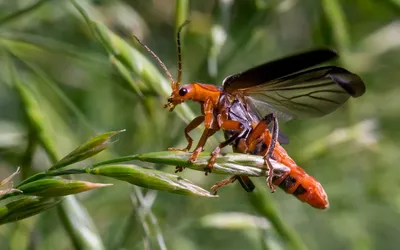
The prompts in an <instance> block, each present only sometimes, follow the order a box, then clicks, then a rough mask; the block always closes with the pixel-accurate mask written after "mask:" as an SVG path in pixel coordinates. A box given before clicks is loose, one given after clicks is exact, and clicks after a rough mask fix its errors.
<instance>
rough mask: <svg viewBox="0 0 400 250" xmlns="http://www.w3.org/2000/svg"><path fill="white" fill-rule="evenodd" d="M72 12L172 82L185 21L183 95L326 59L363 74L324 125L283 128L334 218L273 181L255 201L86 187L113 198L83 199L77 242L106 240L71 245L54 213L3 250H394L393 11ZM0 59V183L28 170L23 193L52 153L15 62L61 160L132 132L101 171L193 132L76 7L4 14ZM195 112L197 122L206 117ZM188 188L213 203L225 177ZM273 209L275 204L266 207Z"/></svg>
mask: <svg viewBox="0 0 400 250" xmlns="http://www.w3.org/2000/svg"><path fill="white" fill-rule="evenodd" d="M78 2H79V4H80V5H81V6H82V7H83V8H84V9H85V10H86V11H87V12H88V13H89V15H90V18H91V19H93V20H95V21H96V22H98V23H101V24H104V25H106V26H107V27H108V28H109V29H110V30H112V31H113V32H115V33H116V34H117V35H118V36H120V37H122V38H123V39H125V40H126V41H127V42H128V43H130V44H132V47H136V48H137V49H138V50H139V51H142V52H143V54H144V55H145V56H146V57H147V58H148V59H149V60H150V61H151V62H153V61H154V60H152V58H151V57H150V56H149V55H148V54H147V53H146V52H145V51H144V50H143V49H142V48H140V46H138V45H137V44H136V43H134V42H133V39H132V34H135V35H136V36H138V37H139V38H140V39H142V41H143V42H144V43H145V44H147V45H148V46H149V47H150V48H152V49H153V50H154V52H155V53H156V54H157V55H158V56H159V57H160V58H161V59H162V60H163V61H164V63H165V64H166V65H167V67H168V68H169V70H170V71H171V72H172V74H173V75H174V76H176V69H177V63H176V45H175V32H176V30H177V26H178V25H179V24H181V23H182V22H183V21H184V20H185V19H189V20H190V21H191V23H190V25H188V26H187V28H186V30H185V34H184V37H183V41H182V43H183V45H182V47H183V51H182V55H183V83H188V82H192V81H198V82H203V83H213V84H217V85H219V84H220V83H221V81H222V80H223V78H224V77H225V76H227V75H229V74H232V73H237V72H239V71H242V70H245V69H248V68H250V67H252V66H256V65H258V64H260V63H263V62H266V61H269V60H272V59H276V58H279V57H282V56H286V55H289V54H292V53H298V52H301V51H305V50H309V49H312V48H316V47H332V48H335V49H337V50H338V51H339V53H340V55H341V57H340V59H339V60H337V61H336V62H334V63H335V64H336V65H340V66H343V67H346V68H347V69H349V70H350V71H352V72H355V73H357V74H359V75H360V76H361V77H362V78H363V80H364V81H365V83H366V87H367V91H366V94H365V95H364V96H362V97H361V98H358V99H354V100H350V101H349V102H348V103H347V104H346V105H345V106H344V107H342V108H340V109H339V110H338V111H336V112H334V113H333V114H331V115H328V116H326V117H323V118H320V119H315V120H307V121H291V122H288V123H287V124H281V129H282V130H283V131H284V132H285V133H286V134H287V135H288V136H289V138H290V144H289V145H286V146H285V148H286V149H287V151H288V153H289V154H290V155H291V156H292V158H293V159H294V160H295V161H296V162H297V163H298V164H299V165H300V166H302V167H303V168H304V169H305V170H306V171H307V172H308V173H309V174H311V175H313V176H314V177H315V178H316V179H318V180H319V181H320V182H321V184H322V185H323V186H324V188H325V190H326V192H327V194H328V196H329V200H330V208H329V209H328V210H327V211H320V210H316V209H313V208H312V207H310V206H308V205H307V204H304V203H301V202H300V201H298V200H297V199H295V198H294V197H293V196H290V195H287V194H285V193H284V192H283V191H281V190H277V192H276V193H274V194H270V193H269V191H268V190H267V187H266V185H265V180H264V179H263V178H258V179H257V178H253V180H254V181H255V182H256V183H257V184H258V188H257V190H258V192H259V193H258V194H259V195H258V196H257V195H256V196H255V195H250V194H248V193H246V192H244V190H242V188H241V187H240V185H238V184H234V185H230V186H228V187H226V188H223V189H221V190H220V191H219V196H220V197H219V198H216V199H211V198H199V197H187V196H179V195H174V194H169V193H165V192H155V191H148V190H140V189H138V188H134V187H133V186H132V185H128V184H126V183H122V182H117V181H114V180H110V179H105V178H104V179H101V180H99V178H95V177H92V176H79V178H80V179H84V180H92V181H103V182H108V183H114V184H115V185H114V186H112V187H108V188H104V189H100V190H95V191H90V192H87V193H84V194H82V195H79V196H77V198H78V200H79V203H80V204H75V203H74V204H72V205H71V201H69V203H70V204H69V205H71V206H72V207H73V209H72V211H74V212H76V213H77V214H78V215H76V216H79V214H80V213H84V214H83V215H82V216H83V217H85V218H86V219H88V217H89V216H90V217H91V220H92V221H93V224H91V225H90V226H87V225H86V226H87V227H85V225H80V224H79V221H82V220H81V219H79V217H77V218H76V219H75V220H76V222H77V228H81V229H82V231H81V232H79V233H77V234H80V235H81V237H84V238H86V240H87V241H89V242H90V241H91V239H97V240H99V241H100V242H98V244H99V245H97V246H93V245H91V246H90V244H88V245H87V246H85V245H79V243H77V241H76V240H75V241H73V240H71V239H72V238H73V237H72V238H71V229H68V227H66V225H65V224H66V223H65V220H64V221H63V220H62V219H60V216H59V215H60V209H57V208H53V209H51V210H48V211H46V212H44V213H42V214H40V215H37V216H34V217H31V218H29V219H25V220H22V221H19V222H16V223H11V224H6V225H2V226H1V227H0V248H1V249H13V250H14V249H73V248H76V249H102V248H103V249H189V250H191V249H193V250H194V249H220V250H225V249H268V248H269V249H291V248H293V249H398V247H399V245H400V238H399V234H400V228H399V225H400V214H399V213H400V194H399V192H398V191H399V190H400V175H399V174H398V173H399V171H400V170H399V166H398V163H399V161H400V153H399V152H398V149H399V146H400V140H399V139H400V132H399V131H400V130H399V129H398V128H399V122H400V115H399V107H400V97H399V96H400V85H399V84H398V83H399V81H400V73H399V68H400V60H399V58H400V50H399V48H400V47H399V45H400V18H399V15H400V2H399V1H398V0H381V1H373V0H352V1H345V0H341V1H338V0H321V1H317V0H307V1H300V0H249V1H244V0H242V1H231V0H220V1H217V0H215V1H211V0H210V1H189V0H187V1H172V0H151V1H150V0H134V1H129V0H126V1H122V0H121V1H117V0H114V1H112V0H92V1H78ZM0 45H1V54H0V56H1V57H0V71H1V73H0V74H1V76H2V77H1V78H0V179H4V178H5V177H6V176H8V175H9V174H11V173H12V172H14V171H15V170H16V167H17V166H22V167H23V171H22V173H21V174H20V175H19V176H18V177H17V178H16V179H15V180H14V182H15V183H19V182H20V180H22V179H24V178H26V177H28V176H30V175H32V174H33V173H35V172H38V171H43V170H46V169H48V168H49V166H50V165H49V164H50V163H49V160H48V158H47V157H46V154H45V152H44V150H43V148H42V147H41V146H40V145H37V143H35V140H32V138H34V137H35V134H34V133H32V128H31V126H30V125H29V122H28V121H27V119H26V117H25V115H24V104H23V103H21V102H20V99H19V97H18V95H17V94H16V92H15V91H14V90H13V88H12V87H11V84H10V80H9V77H8V76H9V72H8V66H7V65H8V61H9V60H10V54H12V57H13V63H14V65H15V67H17V71H18V75H19V76H20V77H21V79H23V81H24V83H25V84H26V85H27V86H28V87H29V89H30V90H31V91H32V93H33V94H34V96H35V99H36V100H37V102H38V104H39V106H40V107H41V111H42V117H41V120H42V122H43V124H44V126H45V130H46V133H47V134H48V135H50V140H51V141H52V142H53V144H54V145H55V149H56V150H55V151H56V152H57V155H58V156H59V157H62V156H63V155H65V154H66V153H68V152H70V151H71V150H72V149H74V148H75V147H76V146H78V145H79V144H81V143H83V142H84V141H85V140H86V139H87V138H89V137H92V136H93V135H95V134H97V133H100V132H104V131H110V130H119V129H124V128H125V129H126V130H127V131H126V132H125V133H123V134H122V135H119V136H118V137H119V138H118V142H117V143H115V144H114V145H113V147H112V148H111V149H110V150H108V151H107V152H104V153H102V154H100V155H99V156H96V157H95V159H94V160H95V161H98V160H105V159H110V158H111V157H114V156H116V155H119V156H123V155H127V154H134V153H144V152H155V151H164V150H166V149H167V148H168V147H184V146H185V143H186V142H185V139H184V136H183V128H184V127H185V125H186V123H187V121H188V120H187V119H188V118H189V117H190V115H192V113H188V112H186V114H189V115H188V117H186V119H184V118H183V116H182V115H180V116H179V115H178V112H175V111H174V112H172V113H170V112H168V111H167V110H165V109H163V104H164V103H166V97H167V94H168V91H169V89H168V85H165V83H166V81H164V82H163V84H164V85H158V86H157V84H154V83H153V84H149V82H148V81H147V80H146V79H145V78H143V77H141V76H140V74H136V73H135V72H133V71H132V72H130V79H132V82H131V84H132V85H129V84H127V82H126V78H123V77H122V76H121V74H120V73H119V72H118V71H117V70H116V68H115V67H113V65H115V64H113V63H112V62H115V61H114V59H115V58H110V57H109V55H108V53H107V51H106V50H105V49H104V47H103V46H102V44H101V43H100V42H99V40H97V39H96V37H95V36H94V35H93V33H92V32H91V30H90V29H89V28H88V25H87V23H86V22H85V21H84V19H83V18H82V16H81V15H80V13H79V12H78V11H77V10H76V8H75V7H74V5H73V4H72V3H71V2H70V1H61V0H58V1H57V0H52V1H48V0H47V1H43V0H42V1H31V0H14V1H7V0H2V1H0ZM131 60H132V61H133V62H135V63H137V67H139V68H140V67H146V65H144V64H141V62H140V60H136V58H131ZM161 73H162V74H163V72H161ZM160 84H161V83H160ZM132 86H135V87H134V88H133V87H132ZM165 87H167V88H165ZM162 88H164V89H165V91H164V90H163V89H162ZM138 89H139V91H140V93H139V94H138V92H137V90H138ZM189 106H190V108H191V109H192V110H193V113H194V114H199V112H200V109H199V105H198V104H193V103H191V104H189ZM199 132H200V130H197V131H194V132H193V133H192V134H193V137H194V138H196V139H198V138H199ZM221 139H222V134H219V135H217V136H216V140H211V141H210V143H208V144H207V147H206V151H209V150H211V149H213V147H214V146H215V145H216V143H217V141H218V140H221ZM229 151H230V149H226V150H225V152H229ZM138 164H140V163H138ZM148 166H151V165H148ZM155 167H157V168H159V169H162V170H163V171H166V172H173V171H174V170H175V169H174V167H173V166H155ZM182 176H184V177H186V178H188V179H190V180H192V181H193V182H195V183H196V184H198V185H200V186H202V187H204V188H206V189H207V188H209V187H211V186H212V185H213V184H214V182H215V181H217V180H221V179H222V178H225V177H226V176H217V175H213V174H211V175H209V176H207V177H206V176H204V174H203V173H201V172H197V171H193V170H186V171H184V172H183V173H182ZM143 194H145V196H144V197H142V201H140V200H141V198H140V197H141V196H142V195H143ZM260 194H261V195H260ZM263 195H264V196H265V197H268V199H267V201H266V200H264V199H261V198H260V197H263ZM257 199H258V202H259V203H263V202H269V204H270V205H272V206H273V207H275V208H276V209H277V210H278V212H279V217H280V219H281V220H282V221H283V222H284V223H285V224H287V225H286V227H288V228H289V229H290V230H292V231H293V232H294V234H297V237H298V238H297V242H300V243H299V245H297V247H296V246H294V245H290V244H288V243H287V242H286V240H285V237H281V236H282V235H280V233H279V232H278V231H279V230H278V231H277V230H276V228H274V226H271V225H270V224H269V223H268V221H266V220H268V218H266V220H265V218H263V217H261V215H260V214H258V211H259V210H258V209H257ZM75 201H76V202H77V200H75ZM75 201H74V202H75ZM64 202H66V201H64ZM72 203H73V202H72ZM74 212H71V213H74ZM231 212H237V213H234V214H232V213H231ZM85 213H86V214H85ZM221 213H222V214H221ZM248 215H254V216H258V217H247V216H248ZM210 216H217V218H216V217H210ZM253 218H255V221H256V222H257V223H253ZM221 219H222V220H221ZM72 227H73V226H72ZM94 227H95V228H96V229H95V228H94ZM277 232H278V233H277ZM294 237H295V238H296V236H294ZM301 242H303V243H301ZM164 244H165V245H164Z"/></svg>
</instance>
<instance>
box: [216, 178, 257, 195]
mask: <svg viewBox="0 0 400 250" xmlns="http://www.w3.org/2000/svg"><path fill="white" fill-rule="evenodd" d="M236 180H238V181H239V182H240V185H242V187H243V189H244V190H246V191H247V192H253V190H254V189H255V188H256V187H255V186H254V183H253V182H252V181H251V180H250V178H249V177H248V176H240V175H234V176H232V177H231V178H229V179H225V180H222V181H218V182H216V183H215V184H214V185H213V186H212V187H211V190H212V191H214V195H216V194H217V191H218V189H219V188H221V187H223V186H226V185H228V184H231V183H234V182H235V181H236Z"/></svg>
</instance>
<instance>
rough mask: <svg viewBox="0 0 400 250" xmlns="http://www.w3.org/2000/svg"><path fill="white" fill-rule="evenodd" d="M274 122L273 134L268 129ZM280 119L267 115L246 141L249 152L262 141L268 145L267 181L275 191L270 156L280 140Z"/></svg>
mask: <svg viewBox="0 0 400 250" xmlns="http://www.w3.org/2000/svg"><path fill="white" fill-rule="evenodd" d="M271 122H272V134H271V133H270V131H269V129H268V124H269V123H271ZM278 129H279V128H278V121H277V118H276V116H275V115H274V114H272V113H271V114H269V115H267V116H266V117H265V118H264V119H263V120H261V121H260V122H259V123H258V124H257V125H256V127H255V128H254V129H253V131H252V133H250V135H249V136H248V138H247V140H246V143H247V147H248V151H247V152H248V153H250V152H252V151H253V150H255V148H256V146H257V145H258V144H259V143H260V142H264V143H265V145H268V148H267V151H266V153H265V154H264V164H265V165H266V166H267V168H268V175H267V182H268V186H269V188H270V189H271V191H272V192H275V186H274V185H273V183H272V178H273V166H272V164H271V162H270V160H269V158H270V157H271V156H272V155H273V153H274V149H275V145H276V143H277V140H278V135H279V130H278Z"/></svg>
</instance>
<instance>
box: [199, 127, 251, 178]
mask: <svg viewBox="0 0 400 250" xmlns="http://www.w3.org/2000/svg"><path fill="white" fill-rule="evenodd" d="M245 132H246V130H242V131H239V132H237V133H235V134H233V135H232V136H231V137H230V138H228V139H227V140H226V141H223V142H221V143H220V144H219V145H218V147H216V148H215V149H214V150H213V151H212V152H211V157H210V159H209V160H208V164H207V167H206V168H205V169H204V171H206V173H207V172H208V173H211V170H212V168H213V167H214V163H215V160H216V159H217V156H218V154H219V153H220V152H221V149H222V148H224V147H226V146H228V145H229V144H231V143H232V142H234V141H235V140H236V139H237V138H238V137H240V136H241V135H243V134H244V133H245Z"/></svg>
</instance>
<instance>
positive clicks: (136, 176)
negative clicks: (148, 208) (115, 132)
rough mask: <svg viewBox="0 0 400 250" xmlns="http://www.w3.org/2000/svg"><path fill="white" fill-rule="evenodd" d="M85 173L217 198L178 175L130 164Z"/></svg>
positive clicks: (183, 193)
mask: <svg viewBox="0 0 400 250" xmlns="http://www.w3.org/2000/svg"><path fill="white" fill-rule="evenodd" d="M86 171H87V172H88V173H90V174H94V175H102V176H107V177H111V178H114V179H117V180H121V181H126V182H129V183H131V184H133V185H137V186H141V187H145V188H149V189H155V190H160V191H166V192H171V193H176V194H181V195H194V196H204V197H217V196H215V195H212V194H211V193H210V192H208V191H207V190H205V189H203V188H201V187H199V186H196V185H195V184H193V183H192V182H191V181H189V180H186V179H184V178H182V177H180V176H178V175H174V174H169V173H164V172H162V171H159V170H155V169H148V168H143V167H139V166H136V165H132V164H129V165H128V164H119V165H104V166H98V167H89V168H87V169H86Z"/></svg>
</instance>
